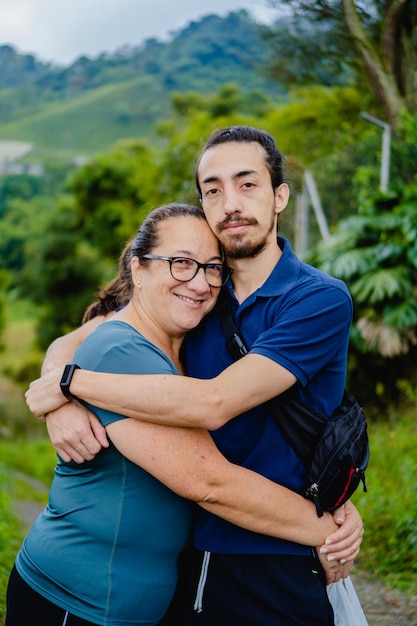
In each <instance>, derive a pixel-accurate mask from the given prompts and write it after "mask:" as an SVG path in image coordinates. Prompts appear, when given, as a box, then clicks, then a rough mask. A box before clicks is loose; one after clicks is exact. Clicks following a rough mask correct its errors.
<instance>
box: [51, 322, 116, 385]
mask: <svg viewBox="0 0 417 626" xmlns="http://www.w3.org/2000/svg"><path fill="white" fill-rule="evenodd" d="M105 321H106V318H105V317H103V316H102V315H98V316H97V317H94V318H93V319H91V320H90V321H88V322H86V323H85V324H83V325H82V326H80V327H79V328H76V329H75V330H73V331H72V332H70V333H68V334H67V335H63V336H62V337H58V339H55V341H53V342H52V343H51V345H50V346H49V348H48V349H47V351H46V353H45V358H44V360H43V363H42V372H41V373H42V374H46V372H47V371H48V367H49V366H50V365H51V364H53V365H55V366H59V365H65V363H71V361H72V357H73V356H74V352H75V351H76V349H77V348H78V346H80V345H81V344H82V342H83V341H84V339H86V338H87V337H88V335H90V334H91V333H92V332H93V330H94V329H95V328H97V326H100V324H102V323H103V322H105Z"/></svg>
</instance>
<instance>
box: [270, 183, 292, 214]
mask: <svg viewBox="0 0 417 626" xmlns="http://www.w3.org/2000/svg"><path fill="white" fill-rule="evenodd" d="M274 197H275V213H276V214H277V215H279V213H282V211H283V210H284V209H285V208H286V206H287V204H288V200H289V198H290V188H289V187H288V185H287V183H281V184H280V185H279V186H278V187H276V188H275V191H274Z"/></svg>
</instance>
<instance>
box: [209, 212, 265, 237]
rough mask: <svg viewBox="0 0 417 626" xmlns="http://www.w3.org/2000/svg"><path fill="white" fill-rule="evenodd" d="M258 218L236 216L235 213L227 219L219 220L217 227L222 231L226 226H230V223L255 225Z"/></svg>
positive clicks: (218, 230)
mask: <svg viewBox="0 0 417 626" xmlns="http://www.w3.org/2000/svg"><path fill="white" fill-rule="evenodd" d="M257 223H258V222H257V220H256V219H255V218H254V217H236V216H233V215H230V216H229V217H225V219H224V220H223V221H222V222H218V223H217V226H216V229H217V232H219V233H220V232H221V231H222V230H224V229H225V228H227V226H229V224H239V225H242V226H253V225H255V224H257Z"/></svg>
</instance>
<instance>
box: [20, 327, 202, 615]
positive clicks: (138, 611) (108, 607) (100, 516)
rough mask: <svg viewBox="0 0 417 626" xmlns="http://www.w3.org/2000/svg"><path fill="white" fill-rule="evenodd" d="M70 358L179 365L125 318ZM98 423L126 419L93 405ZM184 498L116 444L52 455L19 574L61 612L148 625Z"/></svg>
mask: <svg viewBox="0 0 417 626" xmlns="http://www.w3.org/2000/svg"><path fill="white" fill-rule="evenodd" d="M74 362H76V363H78V364H79V365H80V366H81V367H83V368H85V369H90V370H96V371H102V372H115V373H116V372H117V373H132V374H147V373H148V374H149V373H165V374H178V372H177V370H176V368H175V366H174V365H173V363H172V362H171V361H170V360H169V359H168V357H167V356H166V355H165V354H164V353H163V352H162V351H161V350H160V349H159V348H157V347H156V346H154V345H153V344H151V343H150V342H149V341H148V340H147V339H145V338H144V337H143V336H142V335H141V334H139V333H138V332H137V331H136V330H135V329H134V328H132V327H131V326H129V325H128V324H126V323H124V322H120V321H109V322H106V323H104V324H102V325H101V326H100V327H99V328H97V330H95V331H94V333H92V334H91V335H90V337H89V338H88V339H87V340H86V341H85V342H84V343H83V344H82V346H81V347H80V348H79V349H78V351H77V353H76V355H75V357H74ZM94 412H95V413H96V414H97V415H98V417H99V419H100V420H101V422H102V423H103V424H104V425H107V424H109V423H111V422H113V421H114V420H118V419H126V418H125V417H124V416H122V415H118V414H115V413H112V412H110V411H103V410H101V409H97V408H94ZM192 511H193V504H192V503H191V502H189V501H187V500H184V499H183V498H180V497H179V496H177V495H176V494H174V493H173V492H172V491H171V490H170V489H168V488H167V487H165V486H164V485H163V484H162V483H160V482H159V481H158V480H156V479H155V478H153V477H152V476H151V475H150V474H148V473H147V472H145V471H144V470H142V469H141V468H140V467H138V466H137V465H135V464H133V463H131V462H130V461H128V460H127V459H126V458H125V457H123V456H122V455H121V454H120V453H119V452H118V451H117V450H116V449H115V448H114V446H111V447H110V448H109V449H103V450H102V451H101V452H100V453H99V454H98V455H97V457H96V458H95V459H94V460H93V461H90V462H85V463H82V464H80V465H77V464H76V463H73V462H71V463H65V462H63V461H62V459H59V461H58V464H57V466H56V470H55V476H54V479H53V482H52V486H51V490H50V494H49V502H48V505H47V507H46V508H45V510H44V511H43V512H42V513H41V514H40V516H39V517H38V518H37V520H36V521H35V523H34V525H33V527H32V529H31V530H30V532H29V534H28V536H27V537H26V539H25V540H24V543H23V546H22V548H21V550H20V552H19V554H18V556H17V559H16V567H17V569H18V571H19V574H20V575H21V576H22V578H23V579H24V580H25V581H26V582H27V583H28V584H29V585H30V586H31V587H32V588H33V589H35V590H36V591H37V592H38V593H40V594H41V595H42V596H43V597H45V598H47V599H48V600H50V601H51V602H53V603H54V604H57V605H58V606H60V607H62V608H64V609H65V610H68V611H69V612H70V613H74V614H75V615H77V616H79V617H81V618H83V619H86V620H88V621H90V622H93V623H97V624H103V625H104V624H105V625H109V626H127V625H129V626H132V625H138V626H139V625H146V626H154V625H156V624H158V622H159V621H160V620H161V619H162V617H163V615H164V613H165V611H166V610H167V608H168V605H169V603H170V600H171V598H172V595H173V593H174V590H175V586H176V580H177V569H176V564H177V556H178V553H179V552H180V550H181V549H182V548H183V546H184V544H185V542H186V540H187V537H188V535H189V532H190V529H191V520H192Z"/></svg>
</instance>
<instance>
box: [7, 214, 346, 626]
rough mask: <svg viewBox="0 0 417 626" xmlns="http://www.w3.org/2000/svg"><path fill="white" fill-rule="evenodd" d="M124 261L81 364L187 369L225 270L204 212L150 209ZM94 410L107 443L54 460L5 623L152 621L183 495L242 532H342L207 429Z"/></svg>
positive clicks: (118, 625) (159, 613) (165, 599)
mask: <svg viewBox="0 0 417 626" xmlns="http://www.w3.org/2000/svg"><path fill="white" fill-rule="evenodd" d="M130 269H131V277H132V286H133V287H132V294H131V297H130V300H129V302H128V304H127V305H126V306H125V307H124V308H123V309H122V310H121V311H119V312H118V313H116V314H115V315H114V316H113V317H112V318H111V319H110V320H109V321H107V322H106V323H103V324H101V325H100V326H99V327H98V328H97V329H96V330H95V331H94V332H93V333H92V334H91V335H90V336H89V337H88V339H87V340H86V341H85V342H84V343H83V344H82V345H81V346H80V347H79V348H78V350H77V353H76V355H75V359H76V361H77V363H79V365H80V366H81V367H83V368H88V369H92V370H96V371H106V372H118V373H137V374H138V373H165V374H166V375H172V374H181V373H183V366H182V364H181V361H180V348H181V344H182V342H183V339H184V336H185V335H186V333H187V331H188V330H190V329H192V328H194V327H195V326H197V325H198V323H199V322H200V321H201V319H202V317H203V316H204V315H205V314H206V313H208V312H209V311H210V310H211V309H212V307H213V306H214V304H215V302H216V298H217V295H218V292H219V288H220V287H221V286H222V284H224V283H225V281H226V280H227V279H228V276H229V270H228V268H227V267H225V266H224V264H223V262H222V257H221V253H220V250H219V244H218V242H217V240H216V238H215V236H214V235H213V234H212V232H211V230H210V229H209V227H208V225H207V224H206V221H205V218H204V214H203V212H202V211H201V210H200V209H197V208H195V207H191V206H188V205H176V204H172V205H167V206H163V207H160V208H159V209H156V210H155V211H153V212H152V213H151V214H150V215H149V216H148V217H147V218H146V220H145V221H144V223H143V224H142V227H141V228H140V230H139V232H138V235H137V237H136V239H135V240H134V241H133V243H132V252H131V261H130ZM201 270H203V271H201ZM101 313H105V311H101ZM88 408H89V409H93V410H94V412H95V413H96V414H97V415H98V417H99V419H100V421H101V422H102V423H103V424H104V425H105V427H106V429H107V433H108V435H109V438H110V440H111V445H110V447H109V448H108V449H105V450H103V451H102V452H101V453H100V454H99V455H97V457H96V458H95V459H93V460H92V461H89V462H85V463H83V464H81V465H77V464H76V463H74V462H65V461H64V460H62V459H60V460H59V462H58V464H57V467H56V471H55V477H54V480H53V483H52V486H51V491H50V498H49V503H48V506H47V507H46V509H45V510H44V511H43V512H42V513H41V515H40V516H39V517H38V519H37V520H36V522H35V524H34V525H33V527H32V529H31V531H30V532H29V534H28V536H27V537H26V539H25V541H24V543H23V546H22V548H21V550H20V552H19V554H18V556H17V559H16V564H15V568H14V570H13V572H12V574H11V578H10V582H9V589H8V600H7V617H6V626H23V625H24V626H26V625H27V624H28V623H42V624H45V625H51V626H55V625H61V624H62V625H64V624H65V625H66V626H88V625H90V624H100V625H109V626H122V625H123V626H126V625H142V626H143V625H146V626H155V625H156V624H158V623H159V622H160V621H161V619H162V618H163V616H164V614H165V612H166V610H167V608H168V606H169V603H170V601H171V598H172V596H173V593H174V590H175V586H176V579H177V567H176V566H177V557H178V555H179V553H180V551H181V550H182V548H183V547H184V545H185V543H186V540H187V537H188V534H189V531H190V528H191V523H192V513H193V506H192V503H191V502H190V501H189V500H195V501H197V502H198V503H199V504H201V506H204V507H205V508H207V509H208V510H210V511H212V512H214V513H216V514H218V515H221V516H222V517H224V518H225V519H227V520H229V521H231V522H233V523H235V524H239V525H241V526H243V527H247V528H250V529H253V530H256V531H257V532H262V533H266V534H271V535H275V536H280V537H283V538H285V539H290V540H293V541H294V540H295V541H298V542H300V543H304V544H307V545H312V546H314V545H319V544H321V543H323V541H324V538H325V537H326V536H327V535H328V534H329V533H331V532H332V531H333V530H335V529H336V525H335V524H334V522H333V520H332V518H331V516H330V515H329V514H326V516H325V517H324V518H321V519H319V518H318V517H317V516H316V514H315V511H314V506H313V505H312V503H310V502H308V501H307V500H305V499H303V498H302V497H301V496H298V495H297V494H295V493H293V492H291V491H289V490H286V489H284V488H283V487H280V486H279V485H275V484H274V483H272V482H270V481H268V480H266V479H264V478H262V477H260V476H259V475H257V474H255V473H253V472H251V471H249V470H245V469H243V468H240V467H237V466H234V465H232V464H230V463H228V462H227V461H226V459H225V458H224V457H222V455H220V453H219V452H218V450H217V449H216V448H215V446H214V444H213V442H212V440H211V437H210V436H209V434H208V433H207V431H203V430H201V429H190V428H188V429H181V428H172V427H169V426H167V427H165V426H156V425H154V424H150V423H149V424H145V423H141V422H138V421H137V420H132V419H129V418H126V417H125V416H123V415H119V414H115V413H112V412H110V411H107V410H102V409H97V408H95V407H91V406H88ZM68 410H69V412H70V411H71V406H70V405H68ZM186 410H187V399H186V398H184V411H186ZM148 472H149V473H148ZM162 483H164V484H162ZM165 485H166V486H165ZM174 492H176V493H174ZM176 494H179V495H180V496H183V497H178V495H176ZM283 494H285V495H284V497H285V500H284V499H283ZM184 498H188V500H185V499H184ZM284 502H285V503H286V504H289V505H290V506H282V503H284ZM290 511H291V517H290Z"/></svg>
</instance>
